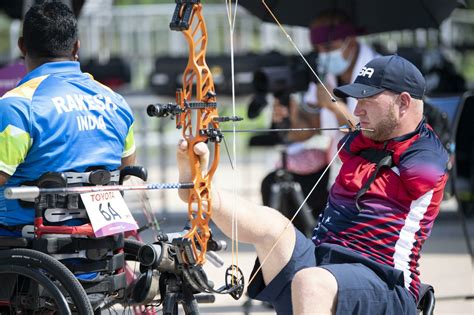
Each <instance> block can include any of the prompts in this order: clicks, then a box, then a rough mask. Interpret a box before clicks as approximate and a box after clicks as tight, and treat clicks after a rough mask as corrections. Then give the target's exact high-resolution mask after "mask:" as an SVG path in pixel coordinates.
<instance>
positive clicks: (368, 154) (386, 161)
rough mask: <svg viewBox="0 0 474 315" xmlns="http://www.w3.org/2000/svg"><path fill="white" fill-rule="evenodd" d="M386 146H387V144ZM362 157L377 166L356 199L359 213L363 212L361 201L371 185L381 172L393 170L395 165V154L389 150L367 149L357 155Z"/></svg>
mask: <svg viewBox="0 0 474 315" xmlns="http://www.w3.org/2000/svg"><path fill="white" fill-rule="evenodd" d="M385 146H386V144H385ZM357 155H359V156H360V157H362V158H364V159H365V160H367V161H369V162H372V163H375V164H377V166H376V168H375V171H374V172H373V173H372V175H370V177H369V179H368V180H367V181H366V182H365V183H364V186H362V188H361V189H360V190H359V191H358V192H357V194H356V197H355V204H356V207H357V210H359V212H360V211H361V208H360V206H359V199H360V198H361V197H362V196H363V195H364V194H365V193H366V192H367V191H368V190H369V188H370V185H372V183H373V182H374V181H375V178H376V177H377V175H378V173H379V171H380V170H381V169H382V168H383V167H386V168H391V167H392V166H393V165H394V163H393V152H392V151H389V150H378V149H373V148H369V149H365V150H362V151H359V152H358V153H357Z"/></svg>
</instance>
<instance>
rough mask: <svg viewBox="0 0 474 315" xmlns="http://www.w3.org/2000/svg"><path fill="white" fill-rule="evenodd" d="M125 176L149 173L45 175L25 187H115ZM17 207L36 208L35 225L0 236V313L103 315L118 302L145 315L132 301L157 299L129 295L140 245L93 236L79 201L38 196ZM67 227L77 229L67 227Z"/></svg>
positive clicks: (69, 197) (72, 197)
mask: <svg viewBox="0 0 474 315" xmlns="http://www.w3.org/2000/svg"><path fill="white" fill-rule="evenodd" d="M125 176H136V177H140V178H141V179H143V180H146V177H147V174H146V170H145V169H144V168H141V167H126V168H124V169H123V170H121V171H107V170H104V169H100V168H96V169H91V170H88V171H86V172H84V173H76V172H63V173H46V174H44V175H43V176H41V177H40V178H39V179H38V180H37V181H35V182H34V183H25V184H27V185H35V186H38V187H40V188H57V187H66V186H67V187H74V186H95V185H116V184H121V183H122V182H123V179H124V178H125ZM20 202H21V203H23V205H24V206H28V207H34V209H35V220H34V226H23V227H21V231H22V237H5V236H2V237H0V281H1V283H3V286H2V285H0V314H2V315H3V314H53V313H54V314H87V315H89V314H100V313H101V311H102V310H103V309H107V308H109V307H114V305H116V304H117V303H120V304H122V305H127V306H130V305H133V306H134V307H133V310H134V312H135V314H143V313H150V312H149V311H150V309H147V310H146V311H144V308H143V307H142V306H140V305H139V304H140V303H138V302H137V301H136V300H133V295H134V296H135V297H136V296H156V294H157V290H155V291H153V292H149V291H150V290H151V289H150V288H149V287H148V288H147V290H148V291H147V292H141V291H140V290H138V293H137V292H133V291H134V290H133V288H134V287H135V286H134V284H135V283H136V281H137V279H138V276H139V275H140V272H139V271H135V270H134V269H133V268H131V267H130V266H128V265H127V263H126V261H133V262H137V261H138V259H137V254H138V250H139V248H140V247H141V246H143V245H145V244H144V243H141V242H139V241H137V240H131V239H130V240H129V239H125V237H124V234H123V233H118V234H114V235H110V236H105V237H99V238H97V237H95V236H94V232H93V229H92V225H91V223H90V222H89V219H88V216H87V212H86V210H85V207H84V205H83V203H82V201H81V199H80V196H79V195H78V194H69V195H65V194H44V195H43V194H42V195H40V196H39V197H37V198H36V199H35V200H34V201H32V200H21V201H20ZM70 220H75V221H76V222H79V223H80V224H81V225H75V226H67V225H64V222H65V221H69V222H70ZM141 290H142V289H141ZM148 301H149V302H151V301H152V299H149V300H148ZM139 302H143V301H139ZM153 313H154V312H152V313H151V314H153Z"/></svg>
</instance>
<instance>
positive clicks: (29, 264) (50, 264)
mask: <svg viewBox="0 0 474 315" xmlns="http://www.w3.org/2000/svg"><path fill="white" fill-rule="evenodd" d="M12 267H14V268H13V269H12ZM0 270H2V271H3V272H2V274H3V275H9V274H12V275H13V276H15V275H17V276H18V277H17V278H14V279H16V280H18V281H19V282H18V283H17V284H16V285H18V284H21V285H23V282H24V281H25V280H24V278H29V279H32V280H35V281H36V282H37V283H38V284H39V286H41V287H42V288H44V289H45V290H46V291H48V292H49V294H50V295H51V296H52V297H55V300H56V302H55V303H54V304H55V305H56V306H57V307H58V311H59V312H60V314H63V312H62V311H61V309H59V308H60V307H63V306H64V305H63V304H64V299H66V301H67V304H68V305H69V307H68V309H70V311H69V310H68V312H66V313H64V314H70V313H71V311H72V312H75V313H77V314H80V315H90V314H93V313H94V311H93V309H92V306H91V304H90V302H89V299H88V298H87V294H86V292H85V291H84V289H83V288H82V286H81V284H80V283H79V281H78V280H77V279H76V277H75V276H74V275H73V274H72V273H71V272H70V271H69V269H67V268H66V267H65V266H64V265H63V264H61V263H60V262H59V261H57V260H56V259H54V258H52V257H50V256H48V255H46V254H44V253H41V252H38V251H35V250H31V249H25V248H17V249H9V250H2V251H0ZM12 270H13V271H12ZM26 270H30V271H31V272H25V271H26ZM33 274H35V275H37V277H36V278H35V277H33ZM37 279H38V280H37ZM26 280H28V279H26ZM51 284H53V285H55V286H56V287H57V288H58V289H59V290H60V292H62V296H63V299H62V298H61V297H60V296H58V291H56V290H55V289H53V288H52V287H51ZM14 301H15V300H14V299H13V302H14ZM10 302H12V301H10ZM0 305H1V304H0ZM52 307H53V306H50V308H52ZM0 310H1V308H0ZM33 313H35V311H33ZM0 314H3V312H0ZM6 314H9V313H6ZM12 314H18V313H14V312H13V313H12ZM20 314H23V313H20Z"/></svg>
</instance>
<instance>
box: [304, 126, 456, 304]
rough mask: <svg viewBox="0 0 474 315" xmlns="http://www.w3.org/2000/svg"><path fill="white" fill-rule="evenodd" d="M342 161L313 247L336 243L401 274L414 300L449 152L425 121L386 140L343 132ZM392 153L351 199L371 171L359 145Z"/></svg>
mask: <svg viewBox="0 0 474 315" xmlns="http://www.w3.org/2000/svg"><path fill="white" fill-rule="evenodd" d="M345 140H347V142H346V144H345V146H344V148H343V149H342V150H341V152H340V155H339V156H340V158H341V160H342V162H343V165H342V168H341V171H340V173H339V175H338V177H337V179H336V182H335V183H334V185H333V187H332V189H331V192H330V196H329V200H328V205H327V208H326V209H325V210H324V212H323V213H322V214H321V217H320V223H319V224H318V226H317V227H316V229H315V231H314V236H313V241H314V242H315V244H316V245H320V244H323V243H325V244H336V245H340V246H344V247H346V248H349V249H351V250H353V251H354V252H355V253H358V254H360V255H362V256H365V257H368V258H370V259H371V260H373V261H375V262H378V263H381V264H383V265H386V266H390V267H393V268H396V269H398V270H400V271H402V272H403V275H404V284H405V287H406V288H407V289H409V290H410V292H411V293H412V294H413V296H414V297H415V298H418V291H419V284H420V281H419V271H418V259H419V257H420V250H421V247H422V245H423V243H424V241H425V240H426V239H427V238H428V236H429V235H430V233H431V228H432V226H433V222H434V219H435V217H436V216H437V214H438V212H439V206H440V203H441V200H442V198H443V189H444V186H445V184H446V180H447V172H446V168H447V162H448V154H447V152H446V150H445V149H444V147H443V145H442V144H441V142H440V141H439V139H438V137H437V136H436V135H435V133H434V132H433V130H432V129H431V128H430V127H429V126H428V125H427V124H426V123H425V122H424V120H423V121H422V122H421V123H420V124H419V126H418V127H417V129H416V131H414V132H413V133H410V134H408V135H405V136H402V137H399V138H394V139H392V140H390V141H388V142H387V143H380V142H375V141H372V140H370V139H368V138H366V137H364V136H363V135H362V133H360V132H356V133H353V134H348V135H346V137H345V138H343V139H342V140H341V142H340V145H341V144H342V143H344V141H345ZM385 144H386V145H387V147H386V150H389V151H391V152H392V154H393V155H392V156H393V162H394V166H393V167H392V168H385V169H383V168H382V169H381V171H380V172H379V173H378V175H377V177H376V178H375V181H374V182H373V183H372V184H371V185H370V188H369V190H368V191H367V192H366V193H365V194H364V195H363V196H362V197H361V198H360V199H359V205H360V209H361V211H360V212H359V210H358V209H357V207H356V204H355V197H356V194H357V193H358V191H359V190H360V189H361V188H362V187H363V185H364V183H365V182H366V181H367V180H368V179H369V177H370V176H371V175H372V173H373V172H374V171H375V166H376V164H375V163H373V162H369V161H367V160H366V159H364V158H363V157H361V156H360V155H358V152H361V151H362V150H364V149H368V148H376V149H379V150H382V149H383V147H384V145H385Z"/></svg>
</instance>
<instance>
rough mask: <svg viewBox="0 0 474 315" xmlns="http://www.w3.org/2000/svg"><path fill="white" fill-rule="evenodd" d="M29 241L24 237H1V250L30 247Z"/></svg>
mask: <svg viewBox="0 0 474 315" xmlns="http://www.w3.org/2000/svg"><path fill="white" fill-rule="evenodd" d="M28 246H29V241H28V239H26V238H24V237H10V236H0V249H8V248H18V247H28Z"/></svg>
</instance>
